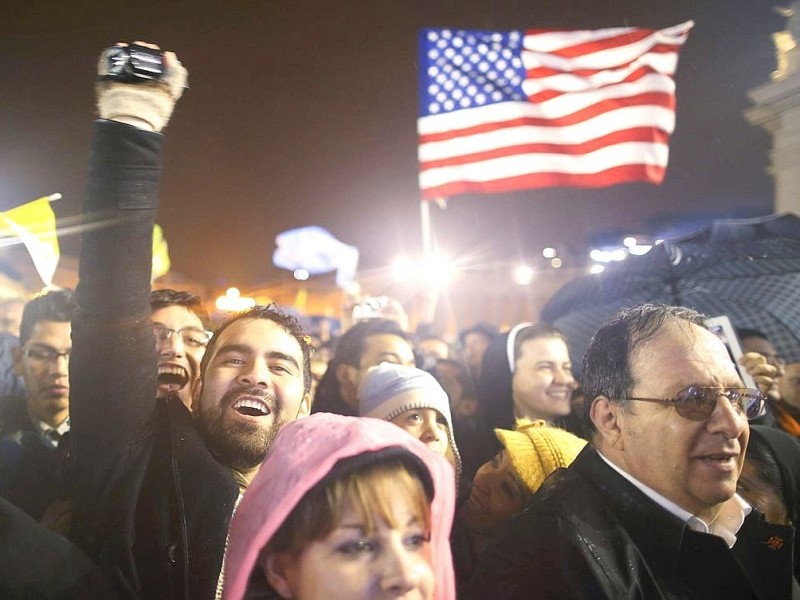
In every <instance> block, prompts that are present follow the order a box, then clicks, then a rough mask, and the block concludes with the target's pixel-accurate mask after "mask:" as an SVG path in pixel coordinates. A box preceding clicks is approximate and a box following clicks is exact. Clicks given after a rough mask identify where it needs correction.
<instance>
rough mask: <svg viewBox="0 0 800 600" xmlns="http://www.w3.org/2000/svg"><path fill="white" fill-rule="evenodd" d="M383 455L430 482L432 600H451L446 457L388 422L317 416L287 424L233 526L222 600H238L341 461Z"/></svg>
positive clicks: (451, 491) (451, 484)
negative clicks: (262, 558)
mask: <svg viewBox="0 0 800 600" xmlns="http://www.w3.org/2000/svg"><path fill="white" fill-rule="evenodd" d="M386 448H399V449H402V450H405V451H408V452H409V453H411V454H413V455H414V456H416V457H417V458H418V459H420V461H422V463H423V464H424V465H425V467H426V468H427V470H428V472H429V473H430V475H431V479H432V480H433V487H434V497H433V501H432V503H431V523H432V524H433V531H432V535H431V554H432V556H433V569H434V575H435V578H436V593H435V598H436V600H454V599H455V578H454V574H453V567H452V556H451V553H450V541H449V537H450V528H451V525H452V522H453V513H454V510H455V476H454V472H453V468H452V466H451V465H450V463H448V462H447V460H446V459H445V458H444V457H441V456H438V455H436V454H434V453H433V452H431V451H430V450H428V448H427V447H425V445H424V444H423V443H422V442H420V441H419V440H416V439H414V438H413V437H411V436H410V435H408V434H407V433H406V432H405V431H403V430H402V429H400V428H399V427H397V426H396V425H393V424H391V423H389V422H386V421H381V420H379V419H370V418H355V417H343V416H340V415H334V414H329V413H317V414H314V415H311V416H310V417H305V418H302V419H298V420H296V421H293V422H291V423H289V424H287V425H285V426H284V427H283V428H282V429H281V431H280V433H279V434H278V436H277V437H276V438H275V441H274V442H273V444H272V447H271V448H270V451H269V453H268V454H267V457H266V459H265V460H264V463H263V464H262V466H261V470H260V471H259V472H258V474H257V475H256V477H255V478H254V479H253V482H252V483H251V484H250V486H249V487H248V488H247V493H245V495H244V497H243V498H242V501H241V503H240V504H239V507H238V509H237V510H236V513H235V514H234V517H233V520H232V522H231V528H230V534H229V541H228V549H227V553H226V558H225V588H224V591H223V598H224V599H225V600H241V599H242V598H244V595H245V591H246V589H247V584H248V580H249V578H250V573H251V572H252V570H253V568H254V567H256V565H257V560H258V556H259V553H260V552H261V550H262V549H263V548H264V546H266V544H267V542H268V541H269V540H270V538H271V537H272V535H273V534H274V533H275V532H276V531H277V529H278V528H279V527H280V525H281V524H282V523H283V522H284V520H285V519H286V517H287V516H288V515H289V513H291V511H292V510H293V509H294V507H295V506H297V504H298V503H299V502H300V500H301V499H302V498H303V496H304V495H305V494H306V492H308V491H309V490H310V489H311V488H312V487H314V486H315V485H316V484H317V483H318V482H319V481H321V480H322V479H323V478H324V477H325V476H326V475H327V474H328V473H329V472H330V471H331V470H332V469H333V467H334V465H336V463H337V462H338V461H339V460H340V459H343V458H348V457H352V456H358V455H359V454H363V453H365V452H375V451H379V450H383V449H386Z"/></svg>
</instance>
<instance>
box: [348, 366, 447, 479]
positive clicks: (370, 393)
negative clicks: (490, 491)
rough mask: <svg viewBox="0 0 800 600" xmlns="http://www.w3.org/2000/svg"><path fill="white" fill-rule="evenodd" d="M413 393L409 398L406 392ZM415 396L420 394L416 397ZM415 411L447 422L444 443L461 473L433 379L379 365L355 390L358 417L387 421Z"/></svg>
mask: <svg viewBox="0 0 800 600" xmlns="http://www.w3.org/2000/svg"><path fill="white" fill-rule="evenodd" d="M412 391H413V392H416V393H414V394H409V392H412ZM419 392H424V395H423V396H422V397H420V393H419ZM419 408H432V409H433V410H435V411H437V412H438V413H439V414H440V415H442V416H443V417H444V418H445V421H447V442H448V444H449V446H450V449H451V450H452V452H453V455H454V457H455V460H456V470H457V471H458V472H460V471H461V456H460V455H459V453H458V448H457V447H456V443H455V439H454V438H453V419H452V417H451V416H450V400H449V398H448V397H447V392H445V391H444V389H443V388H442V386H441V385H439V382H438V381H436V378H435V377H434V376H433V375H431V374H430V373H428V372H427V371H423V370H422V369H417V368H415V367H406V366H403V365H396V364H394V363H388V362H383V363H381V364H379V365H378V366H377V367H371V368H370V369H369V370H368V371H367V372H366V374H365V375H364V377H363V378H362V379H361V383H360V384H359V386H358V414H359V416H362V417H373V418H376V419H384V420H386V421H391V420H392V419H394V418H395V417H397V416H398V415H400V414H402V413H404V412H406V411H408V410H414V409H419Z"/></svg>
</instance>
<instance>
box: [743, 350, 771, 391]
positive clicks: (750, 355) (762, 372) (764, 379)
mask: <svg viewBox="0 0 800 600" xmlns="http://www.w3.org/2000/svg"><path fill="white" fill-rule="evenodd" d="M739 364H740V365H741V366H742V368H744V370H745V371H747V373H748V374H749V375H750V376H751V377H752V378H753V381H755V383H756V385H757V386H758V389H759V390H760V391H761V393H762V394H769V395H770V396H772V397H773V398H775V399H776V400H779V399H780V393H779V392H778V386H777V384H776V381H775V380H776V379H777V375H778V368H777V367H775V366H774V365H771V364H769V363H768V362H767V357H766V356H764V355H763V354H759V353H758V352H745V353H744V354H742V357H741V358H740V359H739Z"/></svg>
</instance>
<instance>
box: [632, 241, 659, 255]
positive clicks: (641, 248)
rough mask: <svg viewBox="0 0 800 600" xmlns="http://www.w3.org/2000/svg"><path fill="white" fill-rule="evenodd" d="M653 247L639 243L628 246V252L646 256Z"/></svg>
mask: <svg viewBox="0 0 800 600" xmlns="http://www.w3.org/2000/svg"><path fill="white" fill-rule="evenodd" d="M652 249H653V247H652V246H649V245H647V244H637V245H636V246H631V247H630V248H628V252H630V253H631V254H633V255H634V256H644V255H645V254H647V253H648V252H650V250H652Z"/></svg>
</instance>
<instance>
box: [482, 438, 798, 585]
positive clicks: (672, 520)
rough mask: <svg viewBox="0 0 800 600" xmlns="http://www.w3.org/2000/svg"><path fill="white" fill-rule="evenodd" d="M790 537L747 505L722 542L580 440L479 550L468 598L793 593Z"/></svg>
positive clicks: (789, 534)
mask: <svg viewBox="0 0 800 600" xmlns="http://www.w3.org/2000/svg"><path fill="white" fill-rule="evenodd" d="M793 534H794V532H793V529H792V528H791V527H783V526H778V525H770V524H768V523H766V521H764V520H763V517H762V515H761V514H760V513H758V512H757V511H755V510H754V511H753V512H751V513H750V515H748V517H747V518H746V519H745V522H744V525H743V526H742V528H741V529H740V530H739V532H738V534H737V541H736V544H735V545H734V547H733V548H732V549H729V548H728V546H727V544H726V543H725V541H724V540H723V539H722V538H720V537H718V536H715V535H711V534H705V533H698V532H695V531H692V530H690V529H689V528H688V527H687V526H686V524H685V523H684V522H682V521H681V520H680V519H678V518H677V517H675V516H674V515H672V514H671V513H669V512H667V511H666V510H664V509H663V508H662V507H660V506H659V505H657V504H656V503H655V502H653V501H652V500H651V499H649V498H648V497H647V496H646V495H645V494H643V493H642V492H641V491H640V490H638V489H637V488H636V487H635V486H633V485H632V484H631V483H630V482H629V481H627V480H626V479H625V478H624V477H622V476H621V475H620V474H618V473H617V472H615V471H614V470H613V469H612V468H611V467H609V466H608V465H607V464H606V463H605V462H604V461H603V459H602V458H600V456H599V455H598V454H597V452H596V451H595V450H594V449H593V448H591V447H587V448H586V449H584V451H583V452H581V454H580V455H579V456H578V458H577V459H576V460H575V462H574V463H573V464H572V465H571V466H570V467H569V468H567V469H562V470H560V471H557V472H556V473H554V474H553V475H552V476H551V477H550V478H549V479H548V480H547V481H546V482H545V484H544V486H543V487H542V488H541V490H540V492H539V493H538V494H537V495H536V497H535V498H534V500H533V502H532V504H531V505H530V506H529V508H528V509H527V510H526V511H525V512H524V513H523V514H522V515H520V517H518V518H517V519H515V520H513V521H511V523H509V525H508V527H507V528H506V529H505V530H504V531H503V532H502V533H501V534H500V536H499V539H498V541H497V544H495V545H494V546H492V547H491V548H489V549H488V550H487V551H486V553H485V554H484V555H483V557H482V559H481V561H480V564H479V566H478V569H477V572H476V574H475V577H474V581H473V586H472V587H471V592H472V593H473V595H472V596H469V597H470V598H475V599H479V598H482V599H483V598H492V600H510V599H520V600H521V599H526V600H527V599H529V598H536V599H550V598H552V599H559V600H563V599H579V598H580V599H586V600H588V599H591V600H601V599H603V598H606V599H608V600H617V599H619V598H629V599H633V598H641V599H647V600H658V599H677V598H692V599H709V600H712V599H713V600H719V599H721V598H725V599H726V600H736V599H739V598H742V599H744V598H748V599H752V598H758V599H767V598H770V599H776V600H777V599H779V598H780V599H786V598H798V597H800V589H798V587H797V584H796V583H795V582H794V579H793V577H792V554H791V549H792V545H793V544H792V540H793ZM793 588H794V595H792V591H793Z"/></svg>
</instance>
